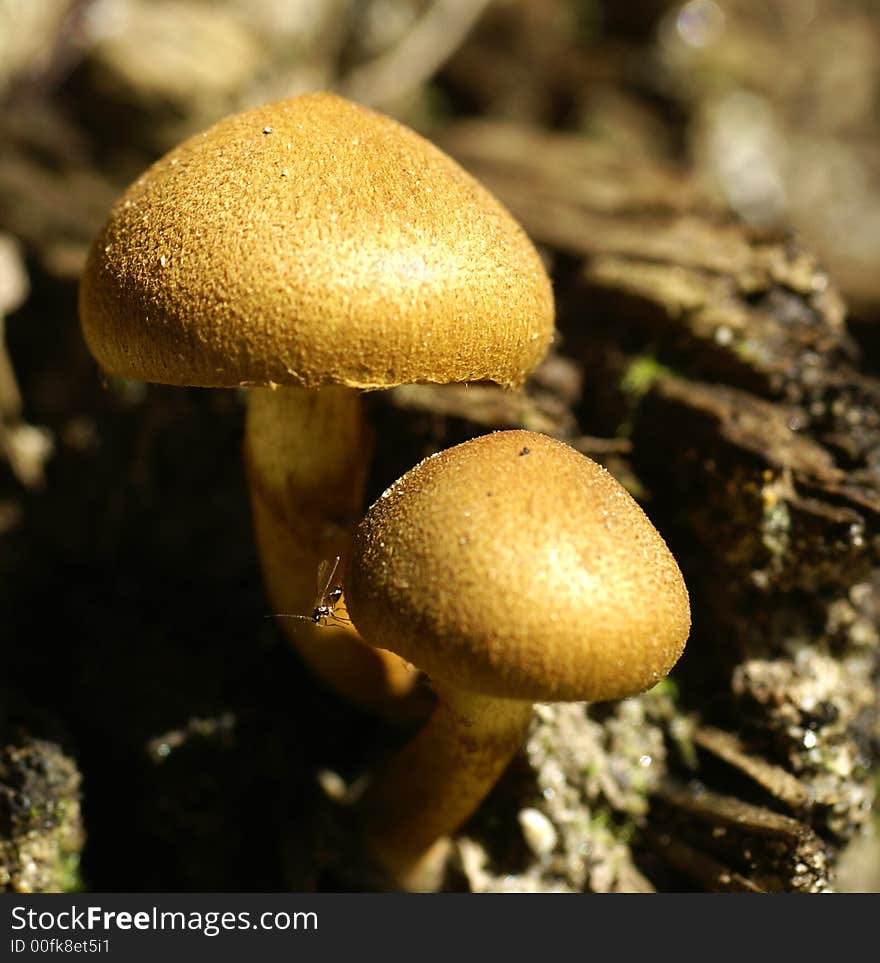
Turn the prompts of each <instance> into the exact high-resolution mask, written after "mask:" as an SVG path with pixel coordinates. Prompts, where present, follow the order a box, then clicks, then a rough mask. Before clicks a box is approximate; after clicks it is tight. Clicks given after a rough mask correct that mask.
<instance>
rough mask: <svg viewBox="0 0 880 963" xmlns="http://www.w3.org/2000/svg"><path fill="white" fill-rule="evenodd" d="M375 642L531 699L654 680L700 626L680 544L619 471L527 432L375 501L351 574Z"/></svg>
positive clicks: (603, 693) (614, 694)
mask: <svg viewBox="0 0 880 963" xmlns="http://www.w3.org/2000/svg"><path fill="white" fill-rule="evenodd" d="M345 595H346V603H347V605H348V612H349V615H350V616H351V618H352V620H353V621H354V624H355V625H356V626H357V628H358V631H359V632H360V633H361V634H362V635H363V637H364V638H365V639H366V640H367V641H368V642H370V643H372V644H373V645H375V646H378V647H380V648H385V649H391V650H392V651H395V652H397V653H398V654H400V655H402V656H403V657H404V658H405V659H407V660H409V661H410V662H412V663H414V664H415V665H416V666H418V667H419V668H421V669H423V670H424V671H425V672H427V673H428V675H429V676H433V677H434V678H436V679H437V680H439V681H440V682H445V683H446V684H448V685H457V686H459V687H460V688H463V689H468V690H471V691H474V692H482V693H485V694H487V695H495V696H501V697H509V698H516V699H528V700H534V701H542V700H557V699H558V700H590V701H596V700H602V699H615V698H622V697H624V696H627V695H632V694H634V693H636V692H640V691H642V690H644V689H647V688H650V687H651V686H652V685H654V683H656V682H657V681H658V680H659V679H661V678H663V676H665V675H666V673H668V672H669V670H670V669H671V668H672V666H673V665H674V664H675V662H676V661H677V659H678V657H679V656H680V655H681V653H682V650H683V649H684V645H685V642H686V641H687V637H688V632H689V631H690V607H689V604H688V595H687V589H686V588H685V585H684V581H683V579H682V577H681V573H680V572H679V569H678V566H677V565H676V562H675V559H674V558H673V557H672V555H671V553H670V552H669V549H668V548H667V547H666V543H665V542H664V541H663V539H662V538H661V537H660V535H659V534H658V533H657V531H656V529H655V528H654V527H653V525H652V524H651V522H650V521H649V520H648V518H647V517H646V515H645V513H644V512H643V511H642V510H641V508H640V507H639V506H638V505H637V504H636V502H635V501H634V500H633V499H632V498H631V497H630V495H629V494H628V493H627V492H626V491H625V490H624V489H623V488H622V487H621V485H620V484H619V483H618V482H617V481H616V480H615V479H614V478H613V477H612V476H611V475H610V474H609V473H608V472H607V471H605V469H604V468H602V467H600V466H599V465H597V464H596V463H595V462H593V461H590V459H589V458H586V457H585V456H584V455H581V454H579V453H578V452H576V451H575V450H574V449H572V448H570V447H569V446H568V445H564V444H562V443H561V442H558V441H555V440H554V439H552V438H548V437H547V436H546V435H537V434H534V433H532V432H527V431H503V432H496V433H495V434H492V435H485V436H483V437H481V438H476V439H474V440H472V441H468V442H466V443H465V444H463V445H458V446H456V447H455V448H450V449H448V450H447V451H443V452H440V454H438V455H434V456H432V457H431V458H428V459H427V460H425V461H423V462H421V464H419V465H417V466H416V467H415V468H413V469H411V470H410V471H408V472H407V473H406V474H405V475H404V476H403V477H402V478H401V479H399V480H398V481H397V482H395V483H394V485H392V486H391V488H389V489H388V490H387V491H386V492H385V493H384V494H383V495H382V497H381V498H380V499H379V500H378V501H377V502H376V503H375V504H374V505H373V506H372V507H371V508H370V510H369V512H368V513H367V515H366V517H365V518H364V520H363V521H362V523H361V525H360V527H359V529H358V531H357V534H356V536H355V543H354V548H353V550H352V555H351V557H350V559H349V562H348V569H347V574H346V579H345Z"/></svg>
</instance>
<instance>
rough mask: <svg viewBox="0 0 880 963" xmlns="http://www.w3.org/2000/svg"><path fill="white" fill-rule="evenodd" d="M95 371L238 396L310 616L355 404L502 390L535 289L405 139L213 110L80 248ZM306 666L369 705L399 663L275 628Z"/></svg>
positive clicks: (334, 119) (508, 239)
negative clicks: (394, 390) (468, 388)
mask: <svg viewBox="0 0 880 963" xmlns="http://www.w3.org/2000/svg"><path fill="white" fill-rule="evenodd" d="M80 315H81V320H82V326H83V331H84V334H85V337H86V340H87V343H88V345H89V348H90V349H91V351H92V353H93V354H94V355H95V357H96V358H97V360H98V361H99V363H100V364H101V365H102V366H103V367H104V368H105V369H106V370H107V371H109V372H111V373H113V374H115V375H118V376H121V377H124V378H130V379H137V380H142V381H156V382H161V383H165V384H174V385H194V386H204V387H227V388H229V387H246V388H249V389H250V391H249V393H248V405H249V407H248V415H247V427H246V440H245V460H246V464H247V471H248V478H249V483H250V489H251V496H252V504H253V512H254V520H255V528H256V535H257V542H258V546H259V550H260V556H261V561H262V566H263V570H264V577H265V580H266V582H267V586H268V591H269V595H270V599H271V603H272V605H273V607H274V608H275V611H277V612H284V613H303V614H308V613H309V612H311V608H312V602H313V597H314V587H315V583H314V580H315V572H316V570H317V568H318V565H319V563H320V561H321V560H322V559H327V558H333V557H335V556H337V555H339V556H343V557H344V556H345V555H346V552H347V549H348V542H349V539H350V529H351V525H352V524H353V520H354V519H356V518H358V517H359V516H360V513H361V510H362V495H363V487H364V478H365V474H366V469H367V465H368V459H369V452H370V442H369V432H368V428H367V426H366V424H365V422H364V416H363V414H362V410H361V401H360V396H359V395H360V392H361V391H363V390H366V389H374V388H388V387H391V386H394V385H398V384H403V383H409V382H417V381H423V382H451V381H479V380H491V381H495V382H498V383H500V384H503V385H517V384H519V383H521V382H522V381H523V380H524V378H525V376H526V375H527V373H528V372H529V370H530V369H531V368H532V367H533V366H534V365H535V364H537V362H538V361H539V360H540V359H541V357H542V356H543V355H544V353H545V351H546V349H547V346H548V344H549V341H550V338H551V335H552V327H553V302H552V293H551V289H550V284H549V281H548V279H547V276H546V274H545V272H544V270H543V267H542V265H541V262H540V260H539V258H538V255H537V253H536V252H535V250H534V248H533V247H532V245H531V244H530V242H529V241H528V239H527V238H526V236H525V234H524V233H523V231H522V230H521V228H520V227H519V226H518V225H517V224H516V222H515V221H514V220H513V219H512V218H511V216H510V215H509V214H508V213H507V212H506V211H505V210H504V208H502V207H501V205H500V204H499V203H498V202H497V201H496V200H495V199H494V198H493V197H492V196H491V195H490V194H489V193H488V192H487V191H486V190H485V189H484V188H483V187H481V186H480V185H479V184H478V183H477V182H476V181H475V180H474V179H473V178H472V177H470V176H469V175H468V174H467V173H465V172H464V171H463V170H462V169H461V168H460V167H459V166H458V165H457V164H456V163H455V162H454V161H452V160H451V159H450V158H449V157H447V156H446V155H445V154H443V153H442V152H441V151H440V150H438V149H437V148H436V147H434V146H433V145H431V144H430V143H429V142H427V141H426V140H424V139H423V138H422V137H420V136H419V135H417V134H415V133H414V132H413V131H411V130H409V129H407V128H406V127H403V126H401V125H400V124H398V123H396V122H395V121H393V120H390V119H389V118H387V117H383V116H381V115H379V114H376V113H374V112H372V111H370V110H366V109H364V108H362V107H359V106H357V105H356V104H353V103H350V102H348V101H346V100H343V99H341V98H339V97H337V96H334V95H330V94H310V95H304V96H300V97H294V98H291V99H288V100H282V101H279V102H277V103H273V104H268V105H266V106H263V107H258V108H255V109H253V110H248V111H245V112H243V113H240V114H236V115H234V116H232V117H228V118H226V119H225V120H223V121H221V122H220V123H218V124H216V125H215V126H214V127H212V128H210V129H209V130H207V131H205V132H204V133H201V134H198V135H196V136H195V137H192V138H191V139H190V140H188V141H186V142H185V143H183V144H181V145H180V146H179V147H177V148H175V149H174V150H172V151H171V152H170V153H169V154H167V155H166V156H165V157H163V158H162V159H161V160H159V161H158V162H157V163H156V164H154V165H153V166H152V167H151V168H150V169H149V170H147V171H146V172H145V173H144V174H143V175H142V176H141V177H140V178H139V179H138V180H137V181H136V182H135V183H134V184H132V185H131V187H129V189H128V190H127V191H126V192H125V194H124V195H123V196H122V197H121V198H120V199H119V201H118V202H117V203H116V205H115V206H114V208H113V210H112V211H111V213H110V216H109V219H108V221H107V223H106V224H105V226H104V227H103V229H102V230H101V232H100V234H99V235H98V236H97V238H96V239H95V241H94V243H93V245H92V248H91V253H90V256H89V259H88V264H87V266H86V270H85V274H84V276H83V279H82V284H81V289H80ZM285 629H286V630H288V631H289V633H290V634H291V635H292V636H293V638H294V642H295V644H296V645H297V647H298V648H299V650H300V652H301V654H302V655H303V657H304V659H305V660H306V662H307V663H308V664H309V665H310V666H311V668H312V670H313V671H314V672H316V673H317V674H318V675H319V676H320V677H321V678H323V679H324V680H325V681H327V682H329V683H330V684H331V685H333V686H334V687H336V688H337V689H338V690H340V691H341V692H342V693H343V694H345V695H347V696H348V697H349V698H351V699H353V700H354V701H356V702H359V703H361V704H363V705H367V706H370V707H372V708H379V709H382V708H386V709H387V708H388V707H389V704H390V703H392V702H393V701H394V700H395V698H396V697H397V696H398V695H400V694H402V693H404V692H406V691H407V690H408V688H409V687H410V686H411V684H412V681H413V673H412V671H411V668H410V667H409V666H408V665H407V664H406V663H405V662H403V661H402V660H400V659H399V658H397V657H396V656H393V655H391V654H390V653H380V652H377V651H376V650H375V649H371V648H369V647H367V646H365V645H364V644H363V643H362V642H361V640H360V639H359V638H358V636H357V634H356V633H355V632H354V631H353V630H351V629H347V628H345V627H340V626H336V627H332V628H329V629H317V628H316V627H315V626H313V625H310V624H307V623H306V622H301V621H294V620H286V622H285Z"/></svg>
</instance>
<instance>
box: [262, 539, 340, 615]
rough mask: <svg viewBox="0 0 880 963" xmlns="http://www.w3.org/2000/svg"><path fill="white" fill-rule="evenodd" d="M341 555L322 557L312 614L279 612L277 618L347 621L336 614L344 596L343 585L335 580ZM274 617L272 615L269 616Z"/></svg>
mask: <svg viewBox="0 0 880 963" xmlns="http://www.w3.org/2000/svg"><path fill="white" fill-rule="evenodd" d="M339 562H340V556H339V555H337V556H335V558H325V559H322V560H321V562H320V563H319V565H318V574H317V578H316V585H315V602H314V608H313V609H312V614H311V615H287V614H286V613H283V612H282V613H279V614H278V615H277V616H275V618H279V619H301V620H302V621H303V622H314V624H315V625H329V624H330V621H331V620H333V621H336V622H346V621H347V619H344V618H342V617H341V616H339V615H336V614H335V610H336V606H337V605H338V604H339V601H340V599H341V598H342V585H341V584H339V583H338V582H334V579H335V577H336V573H337V571H338V570H339ZM267 618H272V616H267Z"/></svg>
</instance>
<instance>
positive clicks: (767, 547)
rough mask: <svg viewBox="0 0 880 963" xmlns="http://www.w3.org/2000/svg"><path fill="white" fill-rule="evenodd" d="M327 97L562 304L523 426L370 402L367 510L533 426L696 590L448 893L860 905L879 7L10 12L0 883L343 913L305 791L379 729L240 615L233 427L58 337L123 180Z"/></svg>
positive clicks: (318, 789)
mask: <svg viewBox="0 0 880 963" xmlns="http://www.w3.org/2000/svg"><path fill="white" fill-rule="evenodd" d="M318 89H331V90H335V91H338V92H340V93H342V94H343V95H345V96H347V97H350V98H352V99H354V100H357V101H359V102H361V103H364V104H366V105H368V106H372V107H374V108H376V109H378V110H381V111H383V112H386V113H389V114H391V115H393V116H396V117H397V118H399V119H400V120H402V121H403V122H405V123H407V124H409V125H410V126H413V127H415V128H416V129H417V130H419V131H420V132H422V133H424V134H425V135H426V136H427V137H429V138H430V139H432V140H435V141H436V142H437V143H438V144H440V145H441V146H442V147H444V149H446V150H447V151H448V152H449V153H451V154H452V155H453V156H454V157H456V158H457V159H458V160H459V161H460V162H461V163H462V164H463V165H464V166H465V167H466V168H467V169H469V170H471V171H472V172H473V173H474V174H475V175H476V176H478V177H479V178H480V179H481V180H483V181H484V183H486V185H487V186H488V187H489V188H490V189H491V190H493V191H494V192H495V193H496V194H497V195H498V196H499V197H500V199H501V200H502V201H503V202H504V203H505V204H507V205H508V206H509V207H510V208H511V210H512V211H513V213H514V214H515V215H516V216H517V217H518V218H519V219H520V220H521V222H522V223H523V225H524V227H525V228H526V230H527V232H529V234H530V235H531V236H532V238H533V240H534V241H535V242H536V244H537V245H538V246H539V248H540V250H541V253H542V255H543V256H544V257H545V259H546V263H547V265H548V268H549V270H550V271H551V273H552V276H553V280H554V286H555V291H556V297H557V304H558V310H559V331H560V333H559V337H558V339H557V342H556V346H555V350H554V352H553V354H552V355H551V357H550V358H549V359H548V360H547V362H545V364H544V365H543V366H542V367H541V369H539V371H538V372H537V373H536V375H535V377H534V378H533V379H532V380H531V381H530V383H529V385H528V386H527V390H526V392H525V394H523V395H516V396H510V395H506V394H504V393H502V392H500V391H497V390H496V389H492V388H489V387H485V386H484V387H480V388H479V389H474V390H472V391H471V392H470V393H468V392H465V391H462V390H459V389H450V390H448V391H438V390H433V389H429V388H427V387H425V386H415V387H413V388H410V389H401V390H398V391H396V392H386V393H383V395H386V396H387V397H382V398H378V397H377V398H375V399H373V398H371V399H369V404H370V410H371V417H372V418H373V419H374V420H375V424H376V425H377V427H378V429H379V430H378V433H377V434H378V437H377V456H376V462H375V467H374V469H373V472H374V477H373V478H372V480H371V488H370V491H371V494H372V495H375V494H377V493H378V492H379V491H381V490H382V489H383V488H384V487H385V485H386V484H388V482H390V481H391V480H392V479H393V478H395V477H396V476H397V475H398V474H400V473H402V471H404V470H405V469H406V468H407V467H409V466H410V465H411V464H413V463H415V461H417V460H418V459H419V458H421V457H423V456H424V455H425V454H428V453H430V452H431V451H435V450H438V449H439V448H443V447H446V446H448V445H450V444H454V443H456V442H458V441H461V440H464V439H465V438H467V437H470V436H473V435H475V434H480V433H482V432H485V431H489V430H492V429H493V428H497V427H512V426H520V425H521V426H524V427H529V428H532V429H534V430H539V431H546V432H548V433H551V434H554V435H556V436H557V437H561V438H564V439H565V440H567V441H568V442H569V443H572V444H575V445H576V446H577V447H579V449H580V450H582V451H584V452H585V453H587V454H589V455H591V457H594V458H596V459H598V460H600V461H602V462H603V463H604V464H606V465H607V467H608V468H609V469H610V470H611V471H613V472H614V473H615V474H616V475H617V477H619V478H620V479H621V480H622V481H623V482H624V484H626V485H627V486H628V487H629V488H630V490H631V491H632V492H633V493H634V494H635V495H636V496H637V497H638V498H640V499H641V500H642V502H643V504H644V505H645V507H646V510H647V511H648V513H649V515H651V517H652V519H653V520H654V521H655V523H656V524H657V525H658V527H659V528H660V529H661V531H662V532H663V534H664V537H666V538H667V540H668V541H669V543H670V545H671V546H672V547H673V550H674V551H675V553H676V555H677V557H678V558H679V559H680V561H681V564H682V568H683V570H684V572H685V575H686V577H687V580H688V584H689V586H690V588H691V592H692V600H693V605H694V617H695V619H694V634H693V636H692V641H691V643H690V645H689V649H688V654H687V656H686V658H685V660H684V662H683V663H682V665H681V666H680V667H679V669H678V670H677V671H676V673H675V674H674V676H673V679H672V680H671V681H670V682H669V683H668V684H667V685H665V686H664V687H662V688H659V689H658V690H655V691H653V692H652V693H649V694H648V695H646V696H645V697H642V698H640V699H636V700H630V701H628V702H627V703H622V704H617V705H612V706H602V707H591V708H590V709H589V710H585V709H584V708H583V707H575V709H574V710H572V709H570V708H568V709H566V710H564V711H563V710H558V711H556V710H554V711H550V710H548V711H547V712H546V713H544V714H543V715H541V717H540V718H539V719H538V720H537V721H536V729H535V732H534V733H533V739H532V741H531V742H530V744H529V747H527V749H526V751H525V752H524V753H523V754H522V755H521V757H520V758H519V759H518V760H517V762H516V763H515V764H514V766H513V767H512V770H511V772H510V773H508V776H507V777H506V780H505V782H504V783H503V784H502V785H501V786H500V787H499V789H498V790H497V791H496V793H495V794H493V797H492V799H491V800H490V801H489V804H488V805H487V806H486V807H485V808H484V811H481V814H480V815H478V817H476V818H475V820H474V821H473V822H472V824H471V825H469V826H468V827H466V829H465V833H464V835H463V837H462V839H461V840H460V841H459V850H458V866H457V873H456V875H455V877H454V879H452V880H451V881H450V883H449V886H450V888H455V889H464V890H480V889H493V890H497V889H505V888H507V889H537V890H552V891H555V890H563V891H564V890H569V891H571V890H574V891H577V890H584V889H586V890H632V889H645V890H651V889H660V890H663V889H696V890H703V889H739V890H745V891H761V890H796V891H821V890H824V889H829V888H838V889H880V878H878V869H877V867H878V866H880V856H878V849H877V840H876V829H875V828H873V818H872V812H873V797H874V791H875V786H876V763H877V758H878V744H880V727H878V720H877V678H878V612H880V601H878V591H877V588H878V579H877V568H878V556H880V534H878V533H880V382H878V381H877V374H878V367H880V364H878V359H880V355H878V345H880V137H878V119H880V110H878V99H880V7H878V5H877V4H876V3H875V2H873V0H861V2H860V0H773V2H770V0H717V2H716V0H690V2H686V3H680V2H667V0H633V2H628V3H615V2H613V0H604V2H603V0H204V2H202V0H0V746H3V748H2V751H0V890H4V889H5V890H11V891H40V890H52V889H76V888H86V889H89V890H101V891H105V892H106V891H114V890H115V891H132V890H134V891H137V890H141V891H144V890H153V891H186V890H207V891H211V890H215V891H223V890H238V891H243V890H263V891H271V890H283V889H311V888H319V889H338V888H369V877H368V874H365V871H364V870H363V869H362V868H361V867H360V866H359V865H358V859H357V855H356V850H355V848H350V841H349V840H347V838H346V836H345V829H344V818H342V819H339V818H338V816H339V814H338V813H337V811H336V809H335V805H336V804H335V803H334V800H333V796H334V793H333V792H332V791H329V792H328V786H330V787H331V790H332V785H333V784H334V783H333V780H334V779H335V778H337V777H336V776H332V777H331V776H330V775H326V773H335V774H341V776H342V778H343V779H351V778H354V777H356V775H357V774H358V773H359V772H360V771H362V770H363V769H364V767H366V766H368V764H369V762H370V760H371V759H373V758H375V757H376V756H378V755H379V754H380V753H382V752H383V751H386V750H387V747H388V746H389V745H393V744H394V743H395V742H397V741H399V740H400V739H401V738H402V737H403V733H401V732H400V731H397V730H394V729H392V728H391V727H388V726H385V725H382V724H380V723H378V722H376V721H375V720H372V719H370V718H368V717H366V716H362V715H361V714H359V713H358V712H356V711H355V710H354V709H352V708H350V707H348V706H345V705H344V704H342V703H341V702H339V701H338V700H336V699H335V698H334V697H333V696H332V695H330V694H329V693H328V692H326V691H324V690H322V689H320V687H318V686H317V685H316V684H315V683H313V682H312V681H311V680H310V679H309V677H308V675H307V674H306V672H305V670H304V669H303V668H302V667H301V666H300V664H299V662H298V660H297V658H296V657H295V655H294V653H293V652H292V650H291V649H290V648H289V647H288V645H287V644H286V643H285V641H284V640H283V637H282V635H281V633H280V632H279V630H278V629H277V627H276V626H275V625H274V624H273V623H272V622H271V621H270V620H267V619H266V618H265V617H264V616H265V615H266V614H267V612H268V609H267V602H266V600H265V597H264V594H263V590H262V586H261V583H260V577H259V567H258V563H257V559H256V555H255V549H254V546H253V542H252V535H251V530H250V515H249V507H248V498H247V492H246V489H245V485H244V479H243V475H242V471H241V460H240V444H241V441H240V439H241V434H242V418H243V407H242V402H241V399H240V398H239V396H238V395H237V394H236V393H235V392H226V391H210V392H209V391H198V390H181V389H172V388H166V387H161V386H145V385H141V384H136V383H131V382H123V381H120V380H118V379H113V378H108V377H105V376H104V375H102V373H101V372H100V371H99V370H98V368H97V366H96V364H95V363H94V361H93V360H92V359H91V358H90V356H89V354H88V352H87V350H86V348H85V345H84V343H83V341H82V338H81V335H80V332H79V327H78V321H77V311H76V291H77V280H78V277H79V274H80V271H81V270H82V267H83V265H84V262H85V257H86V252H87V249H88V245H89V242H90V240H91V238H92V236H93V235H94V234H95V233H96V231H97V230H98V228H99V227H100V225H101V223H102V222H103V220H104V218H105V216H106V214H107V212H108V210H109V207H110V205H111V204H112V202H113V201H114V200H115V198H116V197H117V196H118V195H119V193H120V192H121V191H122V190H123V189H124V188H125V187H126V186H127V184H128V183H129V182H130V181H131V180H132V179H134V178H135V177H136V176H137V175H138V174H139V173H140V172H141V171H142V170H143V169H144V168H145V167H146V166H147V165H148V164H149V163H151V162H152V161H153V160H155V159H156V158H157V157H159V156H160V155H161V154H163V153H164V152H165V151H166V150H168V149H169V148H170V147H172V146H173V145H175V144H176V143H178V142H179V141H180V140H182V139H183V138H185V137H187V136H188V135H190V134H192V133H194V132H196V131H199V130H201V129H203V128H204V127H206V126H208V125H210V124H211V123H213V122H214V121H215V120H217V119H219V118H220V117H222V116H224V115H226V114H229V113H231V112H234V111H237V110H240V109H243V108H246V107H249V106H252V105H255V104H259V103H262V102H265V101H268V100H272V99H277V98H281V97H286V96H290V95H293V94H297V93H301V92H305V91H308V90H318ZM537 746H544V747H545V750H542V751H540V752H539V751H538V749H537V748H536V747H537ZM547 747H550V748H549V749H547ZM322 771H326V773H325V778H323V779H316V778H315V773H316V772H322ZM524 812H537V813H538V816H537V817H536V816H532V815H529V816H525V817H524V816H523V815H522V814H523V813H524ZM541 820H544V822H541ZM545 823H546V825H545ZM535 825H537V826H538V827H539V830H535V829H534V828H532V829H531V830H530V829H529V828H528V827H529V826H532V827H534V826H535ZM548 825H549V826H550V830H547V826H548ZM551 831H552V835H551ZM542 832H543V835H541V833H542Z"/></svg>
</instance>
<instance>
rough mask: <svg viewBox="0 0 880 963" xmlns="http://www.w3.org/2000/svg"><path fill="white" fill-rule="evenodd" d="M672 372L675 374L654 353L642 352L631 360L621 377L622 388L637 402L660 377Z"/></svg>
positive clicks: (624, 392)
mask: <svg viewBox="0 0 880 963" xmlns="http://www.w3.org/2000/svg"><path fill="white" fill-rule="evenodd" d="M671 374H673V371H672V369H671V368H668V367H667V366H666V365H664V364H661V363H660V362H659V361H658V360H657V359H656V358H655V357H653V356H652V355H648V354H640V355H638V357H636V358H634V359H633V360H632V361H631V362H630V364H629V365H628V366H627V368H626V370H625V371H624V372H623V376H622V377H621V379H620V390H621V391H622V392H623V394H624V395H626V396H627V397H628V398H629V399H630V400H631V401H632V402H633V403H635V402H637V401H638V400H639V399H640V398H641V397H642V396H643V395H644V394H645V393H646V392H647V391H648V389H649V388H650V387H651V385H652V384H653V383H654V382H655V381H656V380H657V379H658V378H662V377H663V376H665V375H671Z"/></svg>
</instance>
